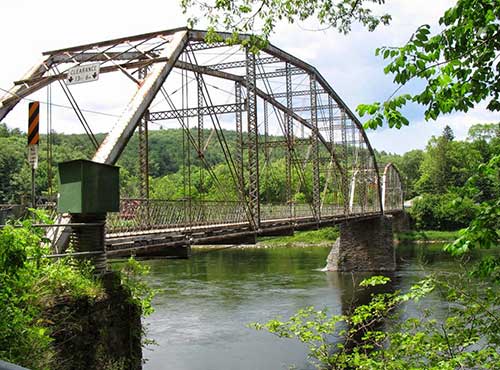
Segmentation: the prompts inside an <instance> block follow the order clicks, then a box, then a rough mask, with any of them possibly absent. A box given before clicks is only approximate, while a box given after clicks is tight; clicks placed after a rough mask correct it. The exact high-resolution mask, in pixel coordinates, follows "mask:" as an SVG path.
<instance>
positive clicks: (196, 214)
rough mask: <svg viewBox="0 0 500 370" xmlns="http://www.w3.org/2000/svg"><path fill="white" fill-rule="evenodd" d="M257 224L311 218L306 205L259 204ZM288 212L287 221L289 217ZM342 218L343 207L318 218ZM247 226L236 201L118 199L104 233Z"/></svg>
mask: <svg viewBox="0 0 500 370" xmlns="http://www.w3.org/2000/svg"><path fill="white" fill-rule="evenodd" d="M368 208H370V207H363V208H361V207H359V206H354V207H353V208H352V209H351V213H354V214H356V213H364V212H373V211H375V209H371V208H370V209H368ZM260 212H261V220H262V221H272V220H287V219H290V221H292V220H298V219H309V218H313V217H314V215H313V213H312V209H311V206H310V205H309V204H308V203H292V204H291V205H290V204H287V203H262V204H261V207H260ZM290 212H291V217H290ZM343 214H344V208H343V206H339V205H335V204H323V206H322V208H321V217H322V218H324V217H335V216H341V215H343ZM246 222H248V218H247V214H246V211H245V206H244V204H243V203H241V202H236V201H207V200H193V199H191V200H189V199H180V200H160V199H150V200H146V199H121V201H120V212H116V213H108V216H107V221H106V231H107V233H125V232H134V231H146V230H158V229H175V228H180V229H185V228H189V227H198V226H205V225H207V226H208V225H226V224H235V223H246Z"/></svg>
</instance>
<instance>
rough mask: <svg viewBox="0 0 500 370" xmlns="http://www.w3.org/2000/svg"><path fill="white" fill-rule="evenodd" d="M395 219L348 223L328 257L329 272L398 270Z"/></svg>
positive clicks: (327, 268) (344, 225) (381, 217)
mask: <svg viewBox="0 0 500 370" xmlns="http://www.w3.org/2000/svg"><path fill="white" fill-rule="evenodd" d="M395 269H396V257H395V251H394V245H393V235H392V217H390V216H379V217H374V218H369V219H364V220H355V221H348V222H344V223H342V224H341V225H340V237H339V238H338V239H337V241H336V242H335V243H334V244H333V247H332V250H331V251H330V254H329V255H328V258H327V266H326V270H328V271H394V270H395Z"/></svg>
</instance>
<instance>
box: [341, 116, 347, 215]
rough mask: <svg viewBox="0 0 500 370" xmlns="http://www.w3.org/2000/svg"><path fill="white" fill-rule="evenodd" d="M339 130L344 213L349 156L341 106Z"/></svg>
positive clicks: (345, 212)
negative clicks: (342, 170)
mask: <svg viewBox="0 0 500 370" xmlns="http://www.w3.org/2000/svg"><path fill="white" fill-rule="evenodd" d="M340 132H341V137H342V145H341V148H342V161H343V165H344V174H343V175H342V197H343V203H344V215H347V214H348V213H349V179H348V177H347V176H349V158H348V148H347V118H346V114H345V111H344V109H343V108H341V110H340Z"/></svg>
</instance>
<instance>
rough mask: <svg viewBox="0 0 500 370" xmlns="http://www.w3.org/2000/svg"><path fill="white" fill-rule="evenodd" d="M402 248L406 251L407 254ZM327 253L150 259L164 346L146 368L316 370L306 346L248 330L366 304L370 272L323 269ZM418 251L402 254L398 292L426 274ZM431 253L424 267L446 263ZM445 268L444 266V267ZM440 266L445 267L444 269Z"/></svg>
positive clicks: (153, 332) (154, 330)
mask: <svg viewBox="0 0 500 370" xmlns="http://www.w3.org/2000/svg"><path fill="white" fill-rule="evenodd" d="M401 250H402V249H401ZM328 252H329V249H328V248H322V247H314V248H270V249H246V250H243V249H226V250H217V251H203V252H197V253H195V254H194V255H193V257H192V258H191V259H189V260H153V261H147V262H144V263H147V264H148V265H149V266H150V267H151V271H152V274H151V276H150V280H151V283H152V284H153V285H154V286H155V287H156V288H157V289H158V290H159V294H158V296H157V297H156V299H155V301H154V306H155V309H156V312H155V313H154V314H153V315H152V316H150V317H149V318H148V319H147V323H149V328H150V337H151V338H152V339H154V340H156V342H157V343H158V346H156V347H153V351H146V352H145V356H146V357H147V358H149V362H148V363H147V364H146V366H145V369H179V370H198V369H203V370H210V369H214V370H215V369H217V370H221V369H235V368H237V369H241V370H246V369H248V370H250V369H273V370H274V369H288V368H289V366H290V365H291V364H295V366H296V369H302V370H308V369H312V368H313V367H311V366H310V365H309V364H308V363H307V359H306V355H307V348H305V346H304V345H303V344H301V343H299V342H297V341H294V340H283V339H279V338H277V337H274V336H273V335H271V334H269V333H266V332H257V331H255V330H253V329H249V328H247V327H246V325H247V324H248V323H250V322H265V321H267V320H270V319H272V318H275V317H276V316H279V315H281V316H282V317H284V318H286V317H289V316H290V315H292V314H293V313H295V312H296V311H297V310H298V309H300V308H304V307H306V306H315V307H317V308H320V309H321V308H328V310H329V312H330V313H331V314H340V313H348V312H349V311H350V310H352V308H353V307H355V305H359V304H365V303H367V302H368V301H369V299H370V297H371V294H373V293H376V292H377V291H376V290H374V289H359V288H358V289H355V287H356V286H357V285H358V284H359V282H360V281H361V280H362V279H364V278H365V277H368V276H371V275H372V274H370V273H356V274H350V273H338V272H326V273H325V272H322V271H320V269H321V268H322V267H324V265H325V259H326V257H327V255H328ZM419 253H420V252H419V251H418V248H417V249H411V248H410V250H406V249H405V250H403V252H402V253H401V255H400V257H398V258H399V260H400V262H401V264H400V269H399V270H398V271H397V272H396V273H394V274H392V275H390V277H391V278H392V282H391V283H390V284H388V285H385V286H382V288H377V289H378V291H381V289H382V291H384V292H389V291H394V290H395V289H401V288H404V287H406V286H410V285H411V284H412V283H413V282H415V281H416V280H418V278H419V276H420V275H421V272H420V267H419V265H418V262H417V259H418V258H419V257H418V255H419ZM429 257H432V253H431V255H430V256H429V254H427V253H426V254H425V258H426V263H427V264H430V265H433V264H442V263H443V262H442V260H439V259H436V260H433V259H432V258H429ZM444 263H445V264H446V261H445V262H444ZM440 268H443V266H441V267H440Z"/></svg>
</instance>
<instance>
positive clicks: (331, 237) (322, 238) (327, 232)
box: [259, 227, 339, 245]
mask: <svg viewBox="0 0 500 370" xmlns="http://www.w3.org/2000/svg"><path fill="white" fill-rule="evenodd" d="M338 237H339V230H338V228H336V227H324V228H321V229H319V230H312V231H296V232H295V233H294V235H290V236H280V237H272V236H270V237H262V238H259V243H264V244H266V245H306V244H307V245H319V244H324V243H332V242H334V241H335V240H337V238H338Z"/></svg>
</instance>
